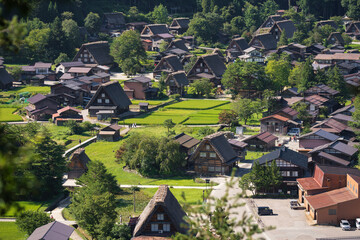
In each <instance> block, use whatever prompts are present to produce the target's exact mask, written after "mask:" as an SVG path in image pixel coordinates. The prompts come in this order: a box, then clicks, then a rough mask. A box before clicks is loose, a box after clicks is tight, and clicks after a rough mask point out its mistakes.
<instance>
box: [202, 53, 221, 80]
mask: <svg viewBox="0 0 360 240" xmlns="http://www.w3.org/2000/svg"><path fill="white" fill-rule="evenodd" d="M201 58H203V59H204V61H205V63H206V64H207V66H208V67H209V68H210V70H211V71H212V72H213V73H214V74H215V76H216V77H221V76H222V75H223V74H224V72H225V70H226V66H225V64H224V62H223V61H222V60H221V58H220V56H219V55H218V54H208V55H202V56H201Z"/></svg>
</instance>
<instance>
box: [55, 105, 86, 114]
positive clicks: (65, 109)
mask: <svg viewBox="0 0 360 240" xmlns="http://www.w3.org/2000/svg"><path fill="white" fill-rule="evenodd" d="M69 110H72V111H75V112H77V113H81V110H79V109H76V108H74V107H70V106H67V107H63V108H61V109H59V110H57V112H58V113H63V112H66V111H69Z"/></svg>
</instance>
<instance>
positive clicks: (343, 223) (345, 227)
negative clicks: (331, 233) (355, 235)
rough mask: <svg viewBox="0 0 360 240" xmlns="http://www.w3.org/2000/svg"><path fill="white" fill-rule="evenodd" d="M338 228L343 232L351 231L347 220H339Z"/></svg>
mask: <svg viewBox="0 0 360 240" xmlns="http://www.w3.org/2000/svg"><path fill="white" fill-rule="evenodd" d="M340 227H341V229H342V230H343V231H347V230H351V225H350V223H349V221H348V220H341V221H340Z"/></svg>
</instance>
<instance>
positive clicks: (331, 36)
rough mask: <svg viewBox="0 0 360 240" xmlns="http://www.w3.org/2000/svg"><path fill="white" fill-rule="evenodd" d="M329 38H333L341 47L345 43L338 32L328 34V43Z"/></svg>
mask: <svg viewBox="0 0 360 240" xmlns="http://www.w3.org/2000/svg"><path fill="white" fill-rule="evenodd" d="M331 38H335V39H336V40H337V41H338V42H339V43H340V44H341V45H344V44H345V41H344V39H343V37H342V36H341V33H339V32H333V33H330V35H329V37H328V39H327V40H328V41H329V40H330V39H331Z"/></svg>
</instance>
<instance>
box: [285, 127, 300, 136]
mask: <svg viewBox="0 0 360 240" xmlns="http://www.w3.org/2000/svg"><path fill="white" fill-rule="evenodd" d="M287 134H288V135H289V136H300V128H291V129H290V130H289V131H288V133H287Z"/></svg>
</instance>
